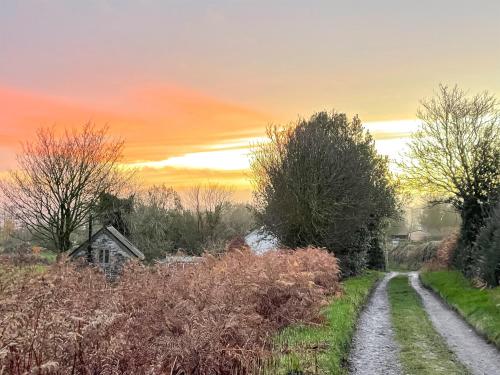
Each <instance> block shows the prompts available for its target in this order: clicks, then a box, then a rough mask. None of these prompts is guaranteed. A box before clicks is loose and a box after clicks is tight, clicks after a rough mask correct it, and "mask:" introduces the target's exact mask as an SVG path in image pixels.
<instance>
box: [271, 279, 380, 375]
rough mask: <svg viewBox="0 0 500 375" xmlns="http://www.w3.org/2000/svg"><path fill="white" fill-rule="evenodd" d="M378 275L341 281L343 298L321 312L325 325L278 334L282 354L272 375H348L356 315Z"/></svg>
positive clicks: (288, 329) (305, 327) (297, 328)
mask: <svg viewBox="0 0 500 375" xmlns="http://www.w3.org/2000/svg"><path fill="white" fill-rule="evenodd" d="M381 275H382V274H381V273H379V272H369V273H367V274H365V275H362V276H357V277H352V278H349V279H347V280H346V281H344V282H343V283H342V285H343V288H344V294H343V295H342V296H341V297H340V298H338V299H335V300H334V301H333V302H332V303H331V304H330V305H329V306H328V307H326V308H325V310H324V312H323V314H324V316H325V318H326V323H325V324H324V325H321V326H293V327H289V328H287V329H285V330H284V331H283V332H281V333H280V334H279V335H278V337H277V338H276V343H277V350H279V351H280V352H281V354H280V356H279V358H278V359H277V361H278V363H277V365H276V367H277V369H273V371H274V372H273V374H293V373H295V374H301V373H304V374H334V375H335V374H347V367H346V364H347V360H348V356H349V349H350V344H351V339H352V336H353V334H354V330H355V326H356V321H357V318H358V315H359V313H360V311H361V309H362V307H363V305H364V304H365V302H366V300H367V298H368V296H369V294H370V291H371V290H372V288H373V286H374V285H375V283H376V281H377V280H379V279H380V277H381ZM293 371H295V372H293Z"/></svg>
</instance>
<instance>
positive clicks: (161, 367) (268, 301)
mask: <svg viewBox="0 0 500 375" xmlns="http://www.w3.org/2000/svg"><path fill="white" fill-rule="evenodd" d="M340 292H341V290H340V285H339V269H338V266H337V261H336V259H335V257H333V256H332V255H331V254H328V253H327V252H326V251H324V250H320V249H315V248H308V249H299V250H296V251H278V252H269V253H267V254H264V255H262V256H257V255H255V254H253V253H252V252H250V251H249V250H245V249H244V250H233V251H230V252H229V253H227V254H225V255H223V256H222V257H220V258H215V257H213V256H210V255H206V256H204V261H203V262H202V263H200V264H197V265H194V266H190V267H187V268H185V269H182V270H180V269H175V268H170V267H168V266H167V265H156V266H154V267H144V266H142V265H140V264H130V265H129V266H128V267H127V268H126V270H125V271H124V274H123V275H122V277H121V278H120V280H119V281H118V282H116V283H115V284H112V285H111V284H109V283H107V282H106V280H105V278H104V276H103V275H102V274H101V273H99V272H98V271H96V270H94V269H91V268H89V267H83V268H78V267H75V266H74V265H71V264H60V265H55V266H53V267H52V268H51V269H50V270H49V271H48V272H47V273H46V274H44V275H43V276H39V277H35V278H33V277H31V278H30V277H27V276H24V277H23V276H19V277H18V278H16V280H15V281H12V282H10V283H9V282H7V283H5V282H4V284H3V285H2V288H0V300H1V301H2V303H1V304H0V373H8V374H25V373H36V374H178V375H180V374H200V375H201V374H246V373H248V371H249V370H248V369H250V368H252V367H253V366H255V364H256V363H258V362H259V361H261V360H262V358H265V356H266V355H268V354H269V350H270V342H271V336H272V335H273V334H275V333H276V332H277V331H278V330H279V329H281V328H283V327H285V326H287V325H289V324H292V323H296V322H303V323H313V322H320V321H321V315H320V314H319V310H320V308H321V306H322V305H323V304H325V303H326V302H327V301H328V300H329V299H331V298H332V297H333V296H335V295H338V294H339V293H340Z"/></svg>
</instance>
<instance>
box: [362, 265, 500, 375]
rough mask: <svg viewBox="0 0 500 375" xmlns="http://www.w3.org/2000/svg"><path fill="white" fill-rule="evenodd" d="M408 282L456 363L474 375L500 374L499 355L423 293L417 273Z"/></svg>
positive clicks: (423, 289)
mask: <svg viewBox="0 0 500 375" xmlns="http://www.w3.org/2000/svg"><path fill="white" fill-rule="evenodd" d="M410 282H411V285H412V287H413V288H414V289H415V290H416V291H417V293H418V294H419V295H420V297H421V298H422V302H423V304H424V307H425V310H426V311H427V314H428V315H429V318H430V320H431V322H432V324H433V325H434V328H435V329H436V331H437V332H438V333H439V334H440V335H441V336H443V337H444V339H445V340H446V343H447V344H448V347H449V348H450V349H451V350H452V351H453V352H454V353H455V354H456V356H457V358H458V359H459V360H460V362H462V363H463V364H464V365H465V366H466V367H467V368H468V369H469V370H470V371H471V372H472V373H473V374H474V375H495V374H500V351H498V350H497V349H496V347H494V346H493V345H491V344H488V343H487V342H486V341H485V340H484V339H483V338H482V337H481V336H479V335H478V334H477V333H476V332H475V331H474V330H473V329H472V328H471V327H470V326H469V325H468V324H467V323H466V322H465V321H464V320H463V319H462V318H461V317H460V316H459V315H458V314H457V313H456V312H455V311H453V310H451V309H450V308H449V307H448V306H447V305H445V304H444V302H442V301H441V299H440V298H438V297H437V296H435V295H434V294H433V293H432V292H430V291H429V290H427V289H425V288H424V287H423V286H422V284H421V282H420V279H419V277H418V273H417V272H411V273H410ZM366 374H369V372H367V373H366Z"/></svg>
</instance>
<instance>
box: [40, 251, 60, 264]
mask: <svg viewBox="0 0 500 375" xmlns="http://www.w3.org/2000/svg"><path fill="white" fill-rule="evenodd" d="M40 258H43V259H46V260H48V261H49V262H50V263H55V262H56V259H57V254H56V253H54V252H53V251H50V250H44V251H42V252H41V253H40Z"/></svg>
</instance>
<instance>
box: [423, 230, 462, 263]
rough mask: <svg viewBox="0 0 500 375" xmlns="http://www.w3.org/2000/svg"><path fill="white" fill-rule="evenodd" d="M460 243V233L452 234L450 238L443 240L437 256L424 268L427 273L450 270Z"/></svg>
mask: <svg viewBox="0 0 500 375" xmlns="http://www.w3.org/2000/svg"><path fill="white" fill-rule="evenodd" d="M458 241H459V235H458V233H453V234H450V235H449V236H448V237H446V238H445V239H443V240H442V241H441V242H440V243H439V245H438V248H437V251H436V254H435V256H434V257H433V258H432V259H430V260H429V261H428V262H427V263H426V264H425V267H424V268H425V269H426V270H427V271H431V270H433V271H437V270H442V269H448V268H450V267H451V266H452V263H453V256H454V253H455V250H456V249H457V246H458Z"/></svg>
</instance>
